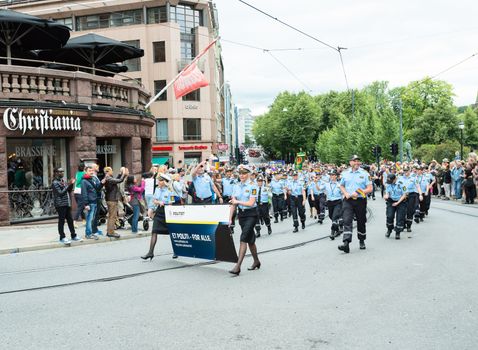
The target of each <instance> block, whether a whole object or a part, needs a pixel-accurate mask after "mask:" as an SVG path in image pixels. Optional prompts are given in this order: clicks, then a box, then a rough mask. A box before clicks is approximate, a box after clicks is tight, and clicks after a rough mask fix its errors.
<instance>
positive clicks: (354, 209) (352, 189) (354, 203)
mask: <svg viewBox="0 0 478 350" xmlns="http://www.w3.org/2000/svg"><path fill="white" fill-rule="evenodd" d="M340 190H341V191H342V194H343V195H344V197H345V200H344V202H343V219H344V236H343V244H342V245H340V246H339V247H338V248H339V250H341V251H343V252H344V253H349V252H350V247H349V243H350V242H352V232H353V228H352V223H353V219H354V215H355V217H356V218H357V238H358V240H359V242H360V249H365V248H366V247H365V239H366V238H367V235H366V222H367V194H368V193H370V192H372V190H373V188H372V180H371V179H370V175H369V174H368V172H366V171H365V170H363V169H361V168H360V157H359V156H357V155H353V156H352V157H351V158H350V168H349V169H347V170H345V171H344V172H343V173H342V178H341V180H340Z"/></svg>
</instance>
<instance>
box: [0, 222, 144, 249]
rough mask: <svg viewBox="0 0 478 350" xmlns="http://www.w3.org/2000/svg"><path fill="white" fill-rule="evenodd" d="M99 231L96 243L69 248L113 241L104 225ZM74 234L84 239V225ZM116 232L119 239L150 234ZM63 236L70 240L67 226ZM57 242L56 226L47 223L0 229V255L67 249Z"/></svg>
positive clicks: (89, 241) (85, 241)
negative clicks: (101, 234)
mask: <svg viewBox="0 0 478 350" xmlns="http://www.w3.org/2000/svg"><path fill="white" fill-rule="evenodd" d="M100 229H101V230H102V231H103V234H104V236H99V237H100V238H99V239H98V240H97V241H95V240H93V239H84V240H83V241H82V242H72V243H71V246H72V247H73V246H80V245H87V244H98V243H106V242H111V241H112V240H113V241H114V240H115V239H111V238H108V237H106V226H105V225H101V226H100ZM150 230H151V229H150ZM76 232H77V234H78V236H80V237H82V238H84V236H85V225H84V224H82V225H81V224H80V225H79V227H78V228H77V229H76ZM117 232H118V233H119V234H120V235H121V238H120V239H132V238H140V237H146V236H149V235H151V232H146V231H141V230H140V231H139V233H138V234H132V233H131V230H130V229H120V230H118V231H117ZM65 234H66V237H67V238H70V231H69V230H68V227H67V225H65ZM58 240H59V235H58V225H57V224H56V223H51V222H49V223H35V224H31V225H21V226H20V225H13V226H4V227H0V254H14V253H21V252H28V251H33V250H42V249H52V248H68V246H65V245H64V244H62V243H59V242H58Z"/></svg>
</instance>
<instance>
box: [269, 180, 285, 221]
mask: <svg viewBox="0 0 478 350" xmlns="http://www.w3.org/2000/svg"><path fill="white" fill-rule="evenodd" d="M270 187H271V191H272V210H273V211H274V223H275V224H277V223H278V222H279V220H278V218H279V215H280V221H282V220H284V218H286V217H287V209H286V204H285V200H286V198H287V188H286V185H285V182H284V181H283V180H282V179H281V173H280V172H279V171H276V172H275V173H274V178H273V179H272V180H271V182H270Z"/></svg>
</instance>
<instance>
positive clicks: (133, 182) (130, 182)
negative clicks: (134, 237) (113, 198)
mask: <svg viewBox="0 0 478 350" xmlns="http://www.w3.org/2000/svg"><path fill="white" fill-rule="evenodd" d="M137 184H138V179H137V178H136V177H134V176H133V175H129V176H128V178H127V180H126V189H127V191H128V192H129V194H130V200H129V204H130V205H131V206H132V207H133V218H132V222H131V232H132V233H138V220H139V214H140V212H141V207H142V201H143V192H144V187H145V183H144V180H143V179H142V180H141V185H140V186H138V185H137Z"/></svg>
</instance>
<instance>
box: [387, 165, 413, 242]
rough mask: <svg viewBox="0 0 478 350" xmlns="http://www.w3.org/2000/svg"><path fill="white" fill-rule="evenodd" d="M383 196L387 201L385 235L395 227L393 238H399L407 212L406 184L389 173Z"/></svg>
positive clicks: (388, 235) (388, 234)
mask: <svg viewBox="0 0 478 350" xmlns="http://www.w3.org/2000/svg"><path fill="white" fill-rule="evenodd" d="M383 198H384V199H385V200H386V201H387V211H386V214H387V233H385V237H387V238H388V237H390V234H391V233H392V231H393V229H394V228H395V239H400V232H402V231H403V230H404V228H405V216H406V214H407V186H405V184H404V183H403V182H401V181H399V180H398V178H397V176H396V175H395V174H389V175H388V177H387V187H386V188H385V195H384V196H383ZM395 218H396V219H395ZM394 220H395V226H394V224H393V222H394Z"/></svg>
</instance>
